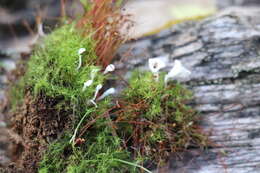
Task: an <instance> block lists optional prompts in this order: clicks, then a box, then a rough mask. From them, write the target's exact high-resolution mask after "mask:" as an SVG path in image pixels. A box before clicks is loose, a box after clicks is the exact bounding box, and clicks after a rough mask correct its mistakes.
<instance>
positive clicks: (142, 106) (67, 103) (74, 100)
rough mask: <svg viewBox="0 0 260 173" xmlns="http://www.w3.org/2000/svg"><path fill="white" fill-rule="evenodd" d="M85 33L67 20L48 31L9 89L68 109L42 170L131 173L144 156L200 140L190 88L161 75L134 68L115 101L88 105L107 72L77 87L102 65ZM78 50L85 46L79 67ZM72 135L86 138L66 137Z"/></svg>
mask: <svg viewBox="0 0 260 173" xmlns="http://www.w3.org/2000/svg"><path fill="white" fill-rule="evenodd" d="M89 35H90V36H89V37H86V36H85V37H82V35H81V34H80V32H79V31H77V30H76V29H75V28H74V26H73V25H71V24H70V25H65V26H63V27H61V28H59V29H57V30H56V31H54V32H53V33H52V34H50V35H49V36H47V37H46V38H45V39H44V40H43V44H42V45H38V46H37V48H36V50H35V52H34V53H33V55H32V56H31V59H30V61H29V63H28V70H27V72H26V74H25V76H24V77H23V78H22V79H21V82H20V83H19V84H18V85H17V88H18V90H16V91H14V92H13V94H14V95H16V99H17V100H20V98H23V97H24V96H23V95H22V93H24V92H25V91H26V90H29V91H30V93H33V95H34V97H35V98H37V97H38V96H39V95H41V97H44V96H48V97H50V98H53V99H54V100H56V101H57V102H58V104H56V105H57V106H56V107H55V109H57V110H61V109H67V110H69V111H67V112H73V115H72V116H73V120H74V121H73V122H68V123H72V124H71V125H69V126H70V127H72V128H71V129H66V133H65V132H64V134H63V135H62V136H63V137H61V138H59V139H57V140H56V141H55V142H53V143H52V144H51V145H50V146H49V147H48V150H47V151H46V152H45V154H44V157H43V160H42V161H41V163H40V168H39V172H40V173H49V172H54V173H59V172H68V173H93V172H97V173H107V172H113V173H117V172H118V173H124V172H134V173H136V172H140V170H145V169H144V168H143V167H142V166H140V165H142V164H144V163H145V162H146V161H154V163H155V164H158V163H159V164H160V163H161V162H164V161H166V160H167V158H168V156H169V153H170V152H175V151H181V150H183V149H186V148H187V147H188V146H200V144H201V143H202V142H203V141H204V136H203V135H201V133H199V131H198V130H197V128H196V126H194V125H193V124H196V121H197V118H198V117H197V114H196V112H195V111H193V110H192V109H191V108H190V107H189V106H187V105H186V103H187V101H188V100H189V99H191V96H192V95H191V93H190V92H189V91H188V90H187V89H185V88H183V87H182V86H181V85H180V84H178V83H175V84H171V85H169V86H168V87H165V85H164V81H163V75H162V76H161V78H160V80H159V82H155V80H154V79H153V75H152V73H149V72H139V71H135V72H134V73H133V75H132V77H131V79H130V81H129V85H130V86H129V87H128V88H126V89H125V90H124V91H123V93H122V94H121V96H120V97H119V98H118V104H119V107H113V106H112V105H113V103H112V101H111V100H110V98H106V99H104V100H102V101H99V102H98V107H97V108H96V107H94V106H93V105H92V104H90V103H89V100H90V99H92V98H93V96H94V93H95V89H96V86H97V85H98V84H105V82H106V81H107V79H108V78H107V76H104V75H103V74H102V73H101V72H97V74H96V76H95V79H94V83H93V84H92V85H91V86H89V87H87V89H86V90H85V91H82V88H83V85H84V82H86V81H87V80H90V79H91V72H92V71H93V70H94V69H98V68H100V67H97V66H95V64H97V62H96V61H97V57H96V55H95V52H94V49H95V46H96V45H95V41H94V40H93V39H92V37H91V33H89ZM80 48H86V52H84V54H83V56H82V62H83V64H82V67H81V68H80V69H79V70H77V66H78V63H79V56H78V54H77V53H78V50H79V49H80ZM18 96H19V97H18ZM112 107H113V108H112ZM108 110H109V111H108ZM61 116H63V115H61ZM84 129H86V130H85V131H84ZM74 134H75V137H76V138H75V139H80V140H82V139H84V140H83V142H82V143H80V144H78V143H76V142H75V143H70V140H71V138H72V136H73V135H74ZM145 171H146V172H149V171H148V170H145Z"/></svg>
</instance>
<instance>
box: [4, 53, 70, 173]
mask: <svg viewBox="0 0 260 173" xmlns="http://www.w3.org/2000/svg"><path fill="white" fill-rule="evenodd" d="M28 57H29V56H28V55H26V56H23V58H22V59H23V61H21V62H20V63H18V65H17V68H16V70H14V71H12V73H10V74H9V75H8V80H9V81H10V84H9V86H12V85H15V82H17V81H18V80H19V78H20V77H21V76H23V75H24V73H25V71H26V61H27V60H28ZM8 92H9V91H7V93H8ZM6 96H7V97H6V99H5V102H4V103H3V104H2V105H1V106H0V110H1V115H0V118H1V117H2V119H3V117H4V118H5V119H6V120H9V121H7V122H8V123H7V124H9V127H8V128H1V131H0V144H1V145H4V146H1V148H4V149H5V150H6V151H7V153H6V155H7V156H8V158H10V160H11V163H10V162H8V161H6V162H5V164H3V165H1V164H0V173H2V172H4V173H34V172H37V169H38V162H39V160H40V159H41V157H42V154H43V152H44V151H45V149H46V147H47V145H48V144H49V143H50V142H51V141H53V140H54V139H57V137H58V136H59V135H60V134H61V133H62V132H63V131H64V130H66V129H68V127H67V126H69V124H70V123H69V122H70V120H71V117H72V112H71V111H70V110H68V109H64V108H63V107H61V108H60V109H58V108H56V106H57V105H58V104H59V101H60V100H62V98H50V97H47V96H45V94H44V93H42V94H39V95H38V96H37V97H33V95H32V94H31V92H30V89H27V91H26V94H25V96H24V100H23V103H22V104H21V105H18V106H17V108H16V110H15V111H14V112H12V111H11V108H10V105H11V104H10V103H11V102H12V100H11V99H10V96H8V94H6ZM67 105H68V104H67ZM4 115H5V116H4ZM1 167H2V169H1Z"/></svg>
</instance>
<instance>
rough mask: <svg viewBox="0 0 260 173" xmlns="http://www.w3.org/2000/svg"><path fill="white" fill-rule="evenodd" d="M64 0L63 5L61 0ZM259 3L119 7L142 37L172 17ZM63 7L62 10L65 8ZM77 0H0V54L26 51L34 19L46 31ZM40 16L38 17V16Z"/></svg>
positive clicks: (141, 1) (128, 2) (200, 1)
mask: <svg viewBox="0 0 260 173" xmlns="http://www.w3.org/2000/svg"><path fill="white" fill-rule="evenodd" d="M63 3H65V4H66V5H65V6H62V5H61V4H63ZM256 4H260V1H259V0H182V1H179V0H125V1H124V6H123V8H122V11H123V12H124V13H130V14H132V20H133V21H134V22H135V24H136V25H135V27H134V28H133V30H132V32H131V37H134V38H136V37H141V36H142V35H145V34H147V33H149V32H154V31H158V30H160V29H162V28H163V27H165V26H166V25H167V24H169V23H174V21H182V20H185V19H190V18H193V19H194V18H196V17H202V16H207V15H210V14H213V13H215V12H216V11H217V10H219V9H223V8H227V7H229V6H245V5H248V6H250V5H254V6H255V5H256ZM64 10H65V12H64ZM82 10H83V9H82V7H81V5H80V3H79V0H1V1H0V54H12V53H15V52H29V51H30V45H31V44H33V43H34V41H35V33H36V32H37V22H43V28H44V32H49V31H50V30H51V29H52V28H53V27H54V26H55V22H56V21H57V20H58V18H59V17H60V16H61V15H64V13H66V15H69V16H70V17H73V16H74V17H75V16H78V15H79V14H81V13H82ZM39 16H41V20H40V21H39V20H38V21H37V17H39Z"/></svg>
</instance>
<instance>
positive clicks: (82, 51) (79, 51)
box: [78, 48, 86, 55]
mask: <svg viewBox="0 0 260 173" xmlns="http://www.w3.org/2000/svg"><path fill="white" fill-rule="evenodd" d="M85 51H86V49H85V48H80V49H79V50H78V55H81V54H82V53H84V52H85Z"/></svg>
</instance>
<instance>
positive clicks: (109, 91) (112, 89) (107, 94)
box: [97, 88, 116, 100]
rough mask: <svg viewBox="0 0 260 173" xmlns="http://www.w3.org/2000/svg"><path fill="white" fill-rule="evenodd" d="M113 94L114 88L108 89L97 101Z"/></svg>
mask: <svg viewBox="0 0 260 173" xmlns="http://www.w3.org/2000/svg"><path fill="white" fill-rule="evenodd" d="M115 92H116V90H115V88H109V89H108V90H106V91H105V92H104V93H103V94H102V95H101V96H100V97H99V98H98V99H97V100H102V99H104V98H105V97H107V96H109V95H112V94H114V93H115Z"/></svg>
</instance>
